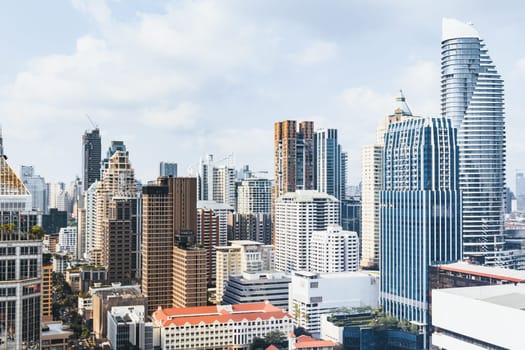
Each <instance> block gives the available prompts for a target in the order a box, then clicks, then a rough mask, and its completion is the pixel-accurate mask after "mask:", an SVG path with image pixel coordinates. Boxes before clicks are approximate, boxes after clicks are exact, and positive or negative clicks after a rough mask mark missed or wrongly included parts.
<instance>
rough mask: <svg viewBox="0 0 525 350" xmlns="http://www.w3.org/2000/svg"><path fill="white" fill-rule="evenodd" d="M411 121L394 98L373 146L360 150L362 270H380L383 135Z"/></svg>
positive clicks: (403, 101)
mask: <svg viewBox="0 0 525 350" xmlns="http://www.w3.org/2000/svg"><path fill="white" fill-rule="evenodd" d="M410 117H412V112H411V111H410V108H409V107H408V104H407V103H406V99H405V96H404V95H403V93H402V92H401V95H400V96H399V97H397V98H396V109H395V110H394V114H391V115H389V116H387V117H386V118H383V119H382V120H381V122H380V124H379V126H378V128H377V130H376V143H375V144H371V145H365V146H363V147H362V149H361V181H362V185H361V242H362V246H361V266H363V267H365V268H370V269H377V268H378V267H379V211H380V208H379V197H380V193H381V181H382V179H381V174H382V167H383V165H382V156H383V147H384V134H385V132H386V130H387V128H388V125H389V124H391V123H396V122H399V121H401V120H404V119H407V118H410Z"/></svg>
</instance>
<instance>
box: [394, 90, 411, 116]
mask: <svg viewBox="0 0 525 350" xmlns="http://www.w3.org/2000/svg"><path fill="white" fill-rule="evenodd" d="M396 103H397V108H396V110H395V113H396V114H401V115H405V116H411V115H412V111H411V110H410V108H409V107H408V104H407V102H406V98H405V95H404V94H403V90H401V89H400V90H399V97H396Z"/></svg>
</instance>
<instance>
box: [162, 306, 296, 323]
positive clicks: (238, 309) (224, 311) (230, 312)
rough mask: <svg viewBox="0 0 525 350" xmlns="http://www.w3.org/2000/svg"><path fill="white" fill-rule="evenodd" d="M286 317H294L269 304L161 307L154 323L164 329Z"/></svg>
mask: <svg viewBox="0 0 525 350" xmlns="http://www.w3.org/2000/svg"><path fill="white" fill-rule="evenodd" d="M285 317H287V318H290V319H291V317H292V316H290V315H289V314H288V313H286V312H284V311H283V310H281V309H279V308H278V307H276V306H273V305H272V304H270V303H267V302H266V303H247V304H235V305H215V306H198V307H186V308H167V309H162V308H161V307H159V308H158V309H157V311H155V312H154V313H153V319H154V321H155V322H158V323H160V324H162V326H163V327H166V326H170V325H174V326H183V325H185V324H192V325H193V324H199V323H201V322H204V323H205V324H211V323H215V322H218V323H226V322H228V321H233V322H240V321H243V320H248V321H254V320H256V319H262V320H268V319H270V318H274V319H281V318H285Z"/></svg>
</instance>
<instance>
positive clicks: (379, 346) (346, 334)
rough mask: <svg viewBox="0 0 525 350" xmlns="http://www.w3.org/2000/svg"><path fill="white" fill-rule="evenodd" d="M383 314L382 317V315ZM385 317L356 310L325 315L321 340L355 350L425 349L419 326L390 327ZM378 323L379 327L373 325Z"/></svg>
mask: <svg viewBox="0 0 525 350" xmlns="http://www.w3.org/2000/svg"><path fill="white" fill-rule="evenodd" d="M378 313H379V315H378ZM384 317H385V315H384V314H383V313H382V312H381V311H379V310H372V309H370V308H356V309H350V310H340V311H337V312H335V313H332V314H325V315H322V316H321V338H322V339H326V340H331V341H333V342H335V343H337V344H339V345H340V346H341V347H342V348H343V349H352V350H385V349H395V350H423V349H425V346H424V335H423V334H420V333H418V329H417V326H416V325H411V324H410V323H405V324H404V326H405V327H408V328H412V329H402V327H401V322H398V323H397V325H396V324H394V323H392V322H391V321H390V324H389V325H386V324H385V323H383V322H381V321H379V319H380V318H384ZM375 322H377V323H378V324H379V326H374V325H373V324H374V323H375Z"/></svg>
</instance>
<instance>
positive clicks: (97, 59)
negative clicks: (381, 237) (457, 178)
mask: <svg viewBox="0 0 525 350" xmlns="http://www.w3.org/2000/svg"><path fill="white" fill-rule="evenodd" d="M524 7H525V5H523V4H522V3H521V2H519V1H512V2H511V1H508V2H503V3H501V4H499V5H498V6H495V3H494V2H493V1H490V2H489V1H439V2H436V1H434V2H431V1H329V2H326V1H299V0H297V1H282V0H275V1H274V0H264V1H263V0H259V1H256V0H254V1H243V0H238V1H204V0H193V1H160V0H152V1H146V0H142V1H138V0H137V1H128V0H126V1H124V0H120V1H117V0H114V1H111V0H107V1H103V0H72V1H69V2H68V1H45V2H44V1H37V2H34V1H32V2H30V1H17V2H8V3H6V4H4V5H3V9H2V11H1V13H0V48H1V51H0V52H2V55H1V56H0V65H1V66H2V67H3V69H2V73H1V74H0V115H2V117H1V118H0V123H1V124H2V127H3V134H4V148H5V150H6V153H7V155H8V156H9V161H10V163H11V164H12V165H13V166H14V167H15V168H16V169H18V167H19V165H21V164H24V165H34V166H35V168H36V172H37V173H38V174H40V175H42V176H44V177H45V178H46V180H47V181H51V182H55V181H64V182H69V181H71V180H72V179H73V178H74V176H75V175H77V174H78V175H80V171H81V148H80V147H81V135H82V133H83V132H84V130H86V129H88V128H90V124H89V121H88V120H87V118H86V117H85V115H86V114H89V115H90V116H91V117H92V119H93V120H95V121H96V123H97V124H98V125H99V126H100V129H101V133H102V137H103V149H104V150H103V152H104V153H105V149H107V147H108V145H109V142H110V141H111V140H123V141H124V142H125V143H126V145H127V147H128V150H129V152H130V158H131V161H132V163H133V165H134V168H135V171H136V174H137V177H138V178H139V179H140V180H142V181H143V182H146V181H148V180H152V179H154V178H155V177H156V176H157V172H158V163H159V162H160V161H175V162H178V163H179V169H180V170H179V172H180V174H181V175H185V174H186V169H187V168H188V167H191V166H194V165H195V164H197V162H198V161H199V158H200V157H202V156H204V155H205V154H207V153H213V154H215V155H216V157H222V156H226V155H228V154H230V153H233V154H234V155H235V161H236V165H237V166H238V167H240V166H242V165H243V164H250V166H251V167H252V168H254V169H256V170H268V171H270V174H271V172H272V170H273V153H272V151H273V150H272V147H273V123H274V122H275V121H279V120H285V119H296V120H314V122H315V124H316V127H319V128H321V127H323V128H326V127H333V128H338V129H339V130H340V131H339V137H340V142H341V144H342V145H343V148H344V149H346V150H347V151H348V152H349V156H350V180H351V183H353V184H356V183H357V182H358V181H359V179H360V148H361V146H362V145H364V144H367V143H372V142H374V139H375V128H376V126H377V123H378V122H379V120H380V119H381V118H382V117H384V116H385V115H388V114H390V113H391V112H392V111H393V108H394V106H395V104H394V100H393V99H394V97H395V96H396V95H397V91H398V90H399V89H400V88H402V89H403V91H404V92H405V95H406V96H407V100H408V103H409V105H410V107H411V109H412V111H413V112H414V113H415V114H419V115H438V114H439V59H440V40H441V19H442V17H453V18H458V19H460V20H464V21H471V22H473V23H474V24H475V26H476V28H477V29H478V30H479V32H480V33H481V36H482V37H483V38H484V39H485V41H486V43H487V47H488V48H489V53H490V55H491V57H492V58H493V60H494V62H495V64H496V66H497V68H498V70H499V72H500V73H501V74H502V76H503V78H504V79H505V87H506V107H507V110H506V112H507V136H508V138H507V149H508V152H507V154H508V157H507V159H508V162H507V173H508V174H509V175H508V183H509V185H511V187H514V169H516V168H525V161H524V160H523V159H522V158H523V157H522V155H523V154H524V152H525V143H524V142H523V141H521V134H522V130H523V127H524V126H525V125H524V122H523V121H522V119H523V118H521V115H522V113H523V112H522V111H523V110H524V109H525V102H524V100H525V99H524V98H523V97H524V96H523V91H524V89H523V88H522V86H523V81H524V79H525V47H524V46H523V45H521V43H522V42H523V37H524V36H525V26H524V25H523V23H522V20H521V18H520V17H519V15H520V14H523V13H524Z"/></svg>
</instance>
